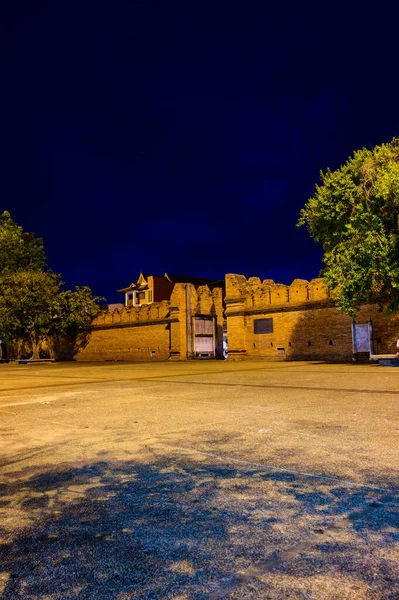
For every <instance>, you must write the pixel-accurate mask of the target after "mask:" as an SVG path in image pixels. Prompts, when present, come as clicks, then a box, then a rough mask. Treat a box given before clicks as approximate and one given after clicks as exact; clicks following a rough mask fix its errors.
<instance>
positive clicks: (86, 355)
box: [75, 283, 223, 361]
mask: <svg viewBox="0 0 399 600" xmlns="http://www.w3.org/2000/svg"><path fill="white" fill-rule="evenodd" d="M197 314H205V315H212V316H215V317H216V320H217V321H216V322H217V332H218V341H217V343H218V350H219V352H221V351H222V336H223V333H222V325H223V298H222V290H221V289H220V288H214V289H213V290H210V289H209V288H208V287H207V286H201V287H199V288H198V289H197V290H196V289H195V287H194V286H193V285H190V284H188V285H186V284H182V283H178V284H176V285H175V286H174V288H173V292H172V294H171V297H170V300H168V301H166V300H164V301H162V302H154V303H152V304H143V305H142V306H137V307H133V306H124V307H123V308H121V309H115V310H110V311H106V312H103V313H100V315H99V316H98V317H97V318H96V319H95V321H94V322H93V330H92V332H91V334H90V336H89V338H88V340H87V341H86V343H85V345H84V346H82V347H81V348H80V349H79V351H78V353H77V354H76V355H75V359H76V360H78V361H82V360H86V361H96V360H110V361H114V360H133V361H147V360H154V361H157V360H167V359H170V358H171V359H174V360H187V359H189V358H192V341H190V335H191V327H190V324H191V323H192V319H193V317H194V316H195V315H197Z"/></svg>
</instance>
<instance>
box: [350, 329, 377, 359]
mask: <svg viewBox="0 0 399 600" xmlns="http://www.w3.org/2000/svg"><path fill="white" fill-rule="evenodd" d="M352 344H353V354H354V355H356V354H359V352H369V353H370V354H372V353H373V327H372V323H371V321H369V322H368V323H361V324H357V323H355V322H354V321H352Z"/></svg>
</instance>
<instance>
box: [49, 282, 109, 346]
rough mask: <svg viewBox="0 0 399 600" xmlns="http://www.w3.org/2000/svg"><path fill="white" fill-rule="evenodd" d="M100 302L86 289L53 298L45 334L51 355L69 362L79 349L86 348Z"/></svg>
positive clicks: (78, 288) (82, 288)
mask: <svg viewBox="0 0 399 600" xmlns="http://www.w3.org/2000/svg"><path fill="white" fill-rule="evenodd" d="M101 300H103V298H100V297H97V296H93V295H92V291H91V289H90V288H89V287H87V286H83V287H76V288H75V291H74V292H73V291H71V290H65V291H61V292H59V293H58V294H57V295H56V296H55V298H54V303H53V307H52V311H53V312H52V322H51V326H50V327H49V329H48V332H47V336H48V338H49V339H50V340H51V344H52V349H53V351H55V352H56V353H57V354H58V355H64V356H68V357H69V358H72V357H73V356H74V354H75V353H76V351H77V349H78V347H80V346H84V345H85V343H86V341H87V337H88V334H89V333H90V331H91V325H92V322H93V320H94V319H95V317H96V316H97V315H98V313H99V312H100V307H99V305H98V303H99V302H100V301H101Z"/></svg>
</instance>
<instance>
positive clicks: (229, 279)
mask: <svg viewBox="0 0 399 600" xmlns="http://www.w3.org/2000/svg"><path fill="white" fill-rule="evenodd" d="M329 300H330V296H329V292H328V289H327V286H326V283H325V281H324V280H323V279H322V278H317V279H312V280H311V281H306V280H305V279H295V280H294V281H293V282H292V283H291V285H284V284H281V283H275V282H274V281H273V280H272V279H265V280H263V281H261V280H260V279H259V277H249V279H247V278H246V277H244V275H236V274H232V273H230V274H228V275H226V305H227V309H228V310H229V308H232V307H233V305H235V307H237V305H241V308H242V309H243V310H250V309H252V308H254V307H256V309H261V308H271V307H273V306H275V307H283V306H286V307H287V308H288V307H289V306H292V305H295V304H296V305H298V304H308V303H312V302H315V303H316V302H317V303H320V302H323V301H326V302H327V301H329Z"/></svg>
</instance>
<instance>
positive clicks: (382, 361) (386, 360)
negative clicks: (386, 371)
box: [370, 354, 399, 367]
mask: <svg viewBox="0 0 399 600" xmlns="http://www.w3.org/2000/svg"><path fill="white" fill-rule="evenodd" d="M370 360H375V361H377V362H378V364H379V365H380V366H381V367H399V360H398V358H397V356H396V354H370Z"/></svg>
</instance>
